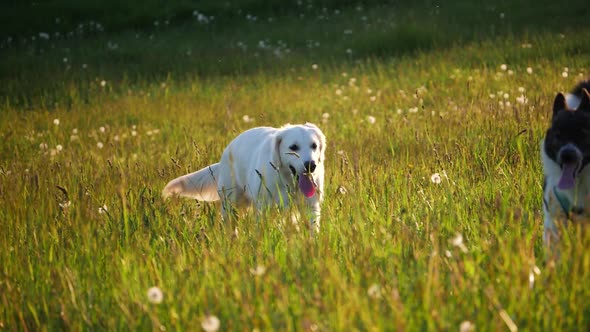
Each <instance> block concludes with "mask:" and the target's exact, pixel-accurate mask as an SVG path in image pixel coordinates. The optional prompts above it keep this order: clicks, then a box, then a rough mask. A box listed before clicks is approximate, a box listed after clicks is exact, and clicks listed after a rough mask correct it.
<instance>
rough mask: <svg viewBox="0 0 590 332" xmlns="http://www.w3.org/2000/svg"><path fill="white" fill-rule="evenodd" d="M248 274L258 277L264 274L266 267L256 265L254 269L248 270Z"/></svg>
mask: <svg viewBox="0 0 590 332" xmlns="http://www.w3.org/2000/svg"><path fill="white" fill-rule="evenodd" d="M250 273H251V274H252V275H253V276H256V277H260V276H262V275H264V273H266V267H264V266H263V265H257V266H256V267H255V268H252V269H250Z"/></svg>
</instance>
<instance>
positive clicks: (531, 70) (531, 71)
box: [526, 67, 533, 75]
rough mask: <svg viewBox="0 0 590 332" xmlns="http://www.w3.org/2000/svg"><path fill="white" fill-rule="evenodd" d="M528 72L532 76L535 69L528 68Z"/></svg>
mask: <svg viewBox="0 0 590 332" xmlns="http://www.w3.org/2000/svg"><path fill="white" fill-rule="evenodd" d="M526 72H527V73H528V74H529V75H530V74H532V73H533V68H531V67H527V69H526Z"/></svg>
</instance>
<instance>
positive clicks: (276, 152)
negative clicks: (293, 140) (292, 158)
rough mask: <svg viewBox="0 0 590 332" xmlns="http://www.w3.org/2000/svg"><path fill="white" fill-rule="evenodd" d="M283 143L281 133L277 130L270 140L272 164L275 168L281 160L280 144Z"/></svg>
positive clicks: (279, 164)
mask: <svg viewBox="0 0 590 332" xmlns="http://www.w3.org/2000/svg"><path fill="white" fill-rule="evenodd" d="M282 141H283V132H282V130H279V131H278V132H277V133H276V134H275V136H274V137H273V139H272V151H271V153H272V163H273V164H274V166H276V167H280V166H281V164H282V160H281V142H282Z"/></svg>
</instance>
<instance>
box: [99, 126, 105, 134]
mask: <svg viewBox="0 0 590 332" xmlns="http://www.w3.org/2000/svg"><path fill="white" fill-rule="evenodd" d="M98 130H100V132H101V133H104V132H105V131H106V129H105V128H104V126H100V128H98Z"/></svg>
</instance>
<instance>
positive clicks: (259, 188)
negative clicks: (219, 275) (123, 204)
mask: <svg viewBox="0 0 590 332" xmlns="http://www.w3.org/2000/svg"><path fill="white" fill-rule="evenodd" d="M294 145H297V147H298V149H297V151H296V153H294V152H293V151H291V149H290V147H292V146H294ZM325 152H326V138H325V136H324V134H323V133H322V131H321V130H320V129H319V128H318V127H317V126H316V125H314V124H311V123H306V124H304V125H285V126H283V127H281V128H272V127H257V128H253V129H250V130H247V131H245V132H243V133H241V134H240V135H239V136H237V137H236V138H235V139H234V140H233V141H232V142H231V143H230V144H229V145H228V146H227V147H226V148H225V150H224V151H223V154H222V155H221V160H220V161H219V162H218V163H216V164H213V165H210V166H207V167H205V168H203V169H201V170H199V171H197V172H194V173H191V174H187V175H184V176H181V177H179V178H176V179H174V180H172V181H170V182H169V183H168V184H167V185H166V187H165V188H164V190H163V196H164V197H168V196H173V195H179V196H184V197H191V198H196V199H197V200H200V201H217V200H221V203H222V204H221V212H222V216H223V218H224V219H227V217H228V216H229V214H230V213H231V212H232V209H233V207H238V206H243V205H248V204H250V205H254V206H255V208H256V210H257V211H261V210H263V209H264V208H266V207H268V206H272V205H275V206H279V207H283V208H284V207H288V206H289V204H290V203H291V200H292V198H294V197H296V196H295V195H301V196H303V195H302V194H301V192H299V190H298V188H297V183H296V181H295V179H294V178H295V176H293V173H292V171H291V169H290V167H289V166H291V167H292V168H293V169H294V170H295V172H296V174H297V175H298V176H307V175H304V173H306V172H307V171H306V169H305V167H304V165H303V163H304V162H305V161H309V162H311V161H313V162H315V164H316V168H315V171H314V172H313V173H312V174H311V176H312V177H313V180H314V182H315V184H316V192H315V194H314V195H313V196H312V197H309V198H308V197H304V200H305V203H306V205H307V207H308V208H309V212H310V213H311V223H312V225H313V226H314V229H318V228H319V220H320V212H321V207H320V204H321V201H322V199H323V189H324V159H325Z"/></svg>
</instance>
